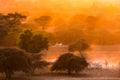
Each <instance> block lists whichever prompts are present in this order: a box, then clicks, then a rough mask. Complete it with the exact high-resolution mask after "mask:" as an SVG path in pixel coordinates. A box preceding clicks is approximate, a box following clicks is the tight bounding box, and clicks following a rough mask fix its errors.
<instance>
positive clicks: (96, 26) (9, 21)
mask: <svg viewBox="0 0 120 80" xmlns="http://www.w3.org/2000/svg"><path fill="white" fill-rule="evenodd" d="M101 17H102V16H92V15H75V16H73V17H72V18H71V19H69V20H68V21H66V20H65V19H64V18H62V19H54V18H53V17H52V16H49V15H42V16H40V17H38V18H35V19H32V20H29V17H27V16H25V15H22V14H20V13H8V14H0V46H1V47H2V46H17V41H18V37H19V36H20V34H21V33H22V32H23V31H24V30H32V31H34V32H35V33H39V32H42V33H44V34H45V35H46V36H47V37H48V39H49V42H50V43H49V44H50V45H54V44H56V43H63V44H65V45H69V44H71V43H73V42H74V41H77V40H79V39H85V40H86V41H87V42H88V43H89V44H100V45H111V44H119V43H120V40H119V39H118V37H119V36H120V32H119V29H118V31H114V29H113V27H114V26H113V25H112V24H111V25H110V24H109V23H112V22H109V21H107V20H106V19H104V18H103V17H102V18H101ZM51 29H53V30H52V31H50V30H51Z"/></svg>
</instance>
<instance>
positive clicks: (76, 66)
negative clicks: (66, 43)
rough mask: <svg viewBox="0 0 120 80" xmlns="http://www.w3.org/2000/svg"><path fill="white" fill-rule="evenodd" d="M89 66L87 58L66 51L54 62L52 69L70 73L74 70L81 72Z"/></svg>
mask: <svg viewBox="0 0 120 80" xmlns="http://www.w3.org/2000/svg"><path fill="white" fill-rule="evenodd" d="M87 66H88V63H87V61H86V59H85V58H83V57H78V56H75V55H73V54H72V53H65V54H63V55H61V56H60V57H59V58H58V60H57V61H56V62H55V63H54V64H53V66H52V68H51V70H52V71H67V72H68V74H71V73H72V72H79V71H81V70H83V69H84V68H85V67H87Z"/></svg>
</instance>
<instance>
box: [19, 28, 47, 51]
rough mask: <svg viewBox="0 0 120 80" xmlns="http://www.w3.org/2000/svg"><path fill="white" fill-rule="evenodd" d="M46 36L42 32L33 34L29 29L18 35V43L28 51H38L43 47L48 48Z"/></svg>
mask: <svg viewBox="0 0 120 80" xmlns="http://www.w3.org/2000/svg"><path fill="white" fill-rule="evenodd" d="M48 43H49V42H48V38H47V37H45V36H44V35H43V34H42V33H39V34H33V32H32V31H30V30H25V31H24V32H23V33H22V34H21V35H20V37H19V42H18V45H19V47H20V48H21V49H24V50H25V51H27V52H30V53H39V52H40V51H42V50H44V49H48V47H49V45H48Z"/></svg>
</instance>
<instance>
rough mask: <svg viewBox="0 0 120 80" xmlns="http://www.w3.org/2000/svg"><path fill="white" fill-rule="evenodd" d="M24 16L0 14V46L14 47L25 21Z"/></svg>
mask: <svg viewBox="0 0 120 80" xmlns="http://www.w3.org/2000/svg"><path fill="white" fill-rule="evenodd" d="M26 18H27V17H26V16H24V15H22V14H20V13H8V14H0V38H2V39H0V45H1V46H9V45H10V46H11V45H12V46H13V45H14V46H15V44H16V42H17V36H18V35H19V34H20V32H21V30H22V28H21V25H22V24H23V22H24V21H25V20H26Z"/></svg>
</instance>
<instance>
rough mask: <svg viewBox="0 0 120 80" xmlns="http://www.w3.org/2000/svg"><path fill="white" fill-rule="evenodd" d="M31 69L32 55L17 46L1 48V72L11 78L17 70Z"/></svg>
mask: <svg viewBox="0 0 120 80" xmlns="http://www.w3.org/2000/svg"><path fill="white" fill-rule="evenodd" d="M30 70H31V60H30V57H29V56H28V55H27V54H25V53H24V51H22V50H19V49H17V48H1V49H0V72H2V73H5V75H6V78H8V79H10V78H11V75H12V74H13V73H14V72H16V71H24V72H28V71H30Z"/></svg>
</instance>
